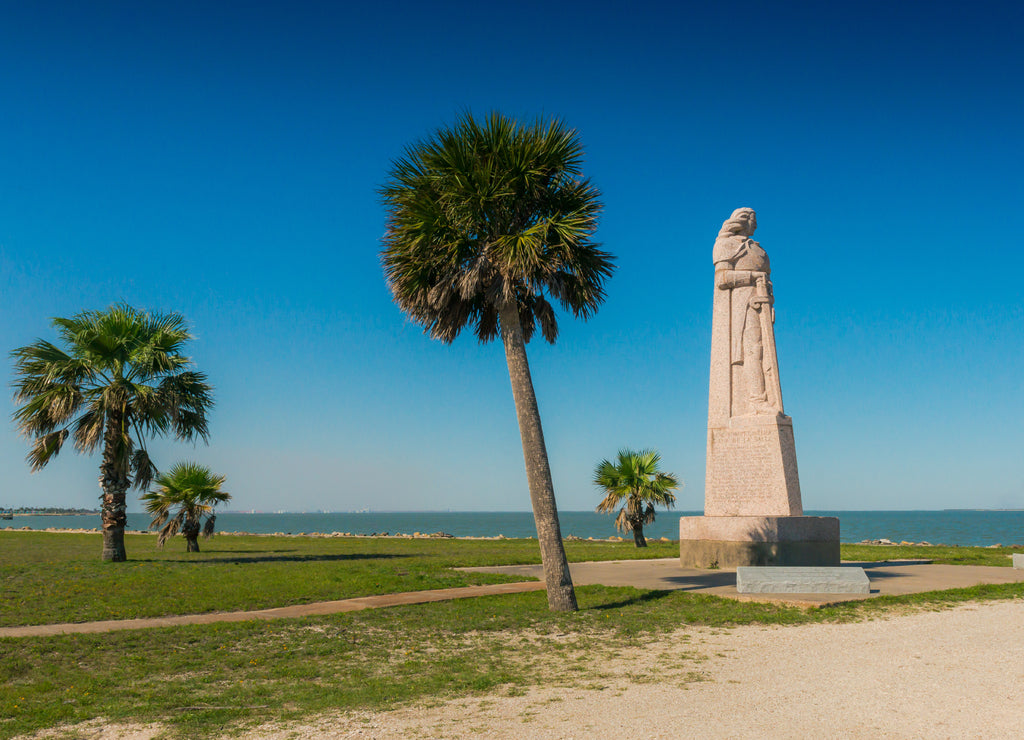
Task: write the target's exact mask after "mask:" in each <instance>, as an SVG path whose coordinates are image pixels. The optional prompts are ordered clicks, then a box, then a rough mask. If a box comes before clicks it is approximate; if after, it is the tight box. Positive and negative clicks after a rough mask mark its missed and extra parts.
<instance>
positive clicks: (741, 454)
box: [679, 208, 839, 568]
mask: <svg viewBox="0 0 1024 740" xmlns="http://www.w3.org/2000/svg"><path fill="white" fill-rule="evenodd" d="M756 228H757V216H756V214H755V213H754V211H753V209H750V208H738V209H736V210H735V211H733V214H732V216H730V217H729V218H728V219H727V220H726V221H725V223H723V224H722V228H721V230H720V231H719V232H718V238H717V239H716V240H715V245H714V248H713V250H712V260H713V262H714V265H715V287H714V300H713V307H712V325H711V382H710V391H709V394H708V446H707V473H706V479H705V494H704V516H701V517H683V518H682V519H681V520H680V522H679V546H680V548H679V549H680V561H681V562H682V564H683V566H684V567H697V568H707V567H723V568H725V567H736V566H744V565H792V566H811V565H838V564H839V520H838V519H836V518H835V517H807V516H803V504H802V502H801V499H800V478H799V475H798V474H797V466H796V445H795V443H794V439H793V420H792V418H790V417H789V416H787V415H786V414H785V411H784V409H783V405H782V385H781V383H780V381H779V361H778V356H777V354H776V351H775V295H774V291H773V289H772V282H771V266H770V264H769V261H768V254H767V253H766V252H765V250H764V249H763V248H762V247H761V245H760V244H759V243H758V242H756V241H754V239H753V238H752V237H753V235H754V230H755V229H756Z"/></svg>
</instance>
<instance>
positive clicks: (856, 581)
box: [736, 565, 871, 594]
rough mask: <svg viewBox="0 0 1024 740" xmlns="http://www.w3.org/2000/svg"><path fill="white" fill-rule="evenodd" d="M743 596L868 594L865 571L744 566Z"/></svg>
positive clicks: (740, 575)
mask: <svg viewBox="0 0 1024 740" xmlns="http://www.w3.org/2000/svg"><path fill="white" fill-rule="evenodd" d="M736 590H737V591H738V592H739V593H741V594H868V593H871V584H870V583H869V581H868V576H867V574H866V573H865V572H864V569H863V568H856V567H849V568H815V567H779V566H756V565H744V566H740V567H739V568H737V569H736Z"/></svg>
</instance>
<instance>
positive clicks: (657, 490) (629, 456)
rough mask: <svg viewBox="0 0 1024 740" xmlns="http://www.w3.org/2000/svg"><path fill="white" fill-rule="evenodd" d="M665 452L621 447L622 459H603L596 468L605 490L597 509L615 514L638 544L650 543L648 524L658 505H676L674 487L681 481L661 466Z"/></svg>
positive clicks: (596, 477)
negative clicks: (645, 533) (646, 531)
mask: <svg viewBox="0 0 1024 740" xmlns="http://www.w3.org/2000/svg"><path fill="white" fill-rule="evenodd" d="M660 463H661V455H659V454H658V453H657V452H655V451H654V450H640V451H639V452H635V451H633V450H620V451H619V457H618V460H616V461H615V462H612V461H611V460H602V461H601V462H599V463H598V464H597V467H596V468H595V470H594V485H595V486H597V487H598V488H600V489H602V490H603V491H604V494H605V496H604V498H603V499H602V500H601V503H599V504H598V505H597V510H598V511H599V512H601V513H604V514H611V513H613V512H614V511H615V509H616V507H619V506H620V505H621V507H622V508H621V509H619V513H618V515H617V516H616V517H615V527H616V529H618V530H619V531H620V532H632V533H633V542H634V544H635V545H636V546H637V547H647V539H646V538H645V537H644V525H645V524H653V523H654V516H655V513H654V507H655V506H665V507H668V508H672V507H673V506H675V503H676V497H675V494H673V493H672V491H673V490H675V489H676V488H679V486H680V483H679V479H677V478H676V477H675V476H674V475H672V474H671V473H662V472H661V471H660V470H658V465H659V464H660Z"/></svg>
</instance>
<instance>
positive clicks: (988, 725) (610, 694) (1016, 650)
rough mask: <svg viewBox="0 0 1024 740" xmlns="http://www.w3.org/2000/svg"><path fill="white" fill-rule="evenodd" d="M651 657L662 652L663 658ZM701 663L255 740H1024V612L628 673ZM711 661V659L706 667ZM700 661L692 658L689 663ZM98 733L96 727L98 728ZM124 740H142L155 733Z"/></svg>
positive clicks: (715, 653)
mask: <svg viewBox="0 0 1024 740" xmlns="http://www.w3.org/2000/svg"><path fill="white" fill-rule="evenodd" d="M652 648H654V650H653V652H652ZM673 653H678V654H679V655H683V654H689V655H690V656H691V657H693V658H696V661H693V662H692V669H693V671H695V672H696V673H695V674H691V675H690V679H692V680H689V681H687V680H680V675H681V674H680V673H679V671H678V670H676V671H675V672H674V673H673V674H672V675H674V678H671V679H667V680H666V681H665V682H658V681H654V682H650V681H648V682H644V683H634V682H631V681H630V680H629V678H628V677H624V676H623V677H621V678H619V679H615V680H613V681H611V682H608V681H605V682H604V684H605V685H606V687H605V688H603V689H600V690H598V689H584V688H560V687H550V688H540V689H535V690H533V691H530V692H528V693H527V694H526V695H524V696H508V695H504V692H502V694H503V695H496V696H487V697H473V698H463V699H458V700H454V701H450V702H447V703H444V704H439V705H435V706H430V707H422V706H420V707H410V708H404V709H400V710H396V711H391V712H374V713H368V712H360V713H338V714H334V715H329V716H326V715H325V716H319V717H311V718H308V719H307V721H306V722H304V723H301V724H288V725H277V726H264V727H261V728H256V729H255V730H248V731H246V732H245V736H246V737H248V738H258V739H260V740H284V739H285V738H393V737H417V738H467V737H472V738H482V737H486V738H517V740H525V739H527V738H592V737H621V736H631V737H637V738H673V739H675V738H680V737H700V738H761V737H772V738H810V737H814V738H1019V737H1024V601H1022V600H1016V601H1010V602H996V603H990V604H970V605H967V606H963V607H959V608H956V609H953V610H946V611H941V612H923V613H915V614H910V615H906V616H898V617H890V618H886V619H879V620H875V621H870V622H862V623H855V624H823V625H807V626H800V627H739V628H734V629H728V630H712V629H705V628H688V629H683V630H680V631H678V632H677V633H675V634H673V635H669V636H666V637H664V638H662V639H660V640H659V641H658V643H657V645H656V646H651V645H648V646H646V647H644V648H629V649H627V650H624V651H621V652H620V654H619V655H618V656H617V659H616V662H617V663H619V664H620V665H623V664H624V665H629V664H630V663H635V664H637V665H648V664H649V662H650V660H651V655H652V654H659V655H672V654H673ZM702 656H703V657H706V660H701V657H702ZM687 661H689V659H687ZM92 729H94V731H95V729H98V728H96V725H93V728H92ZM122 730H127V732H124V733H123V734H121V735H116V734H114V733H115V732H116V731H117V730H116V728H109V732H110V734H105V733H102V734H92V733H91V732H90V733H88V734H86V736H87V737H96V738H99V737H111V738H113V737H121V738H126V739H127V738H129V737H131V738H144V737H148V736H149V734H150V733H149V732H146V731H145V728H130V729H129V728H122Z"/></svg>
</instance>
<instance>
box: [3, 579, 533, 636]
mask: <svg viewBox="0 0 1024 740" xmlns="http://www.w3.org/2000/svg"><path fill="white" fill-rule="evenodd" d="M544 588H545V585H544V582H543V581H527V582H521V583H490V584H486V585H483V586H464V587H462V588H438V589H434V590H432V591H407V592H405V593H399V594H378V595H376V596H359V597H356V598H352V599H339V600H338V601H318V602H315V603H313V604H297V605H295V606H280V607H276V608H274V609H254V610H252V611H244V612H212V613H209V614H182V615H178V616H173V617H147V618H143V619H117V620H108V621H105V622H71V623H66V624H40V625H29V626H25V627H0V638H2V637H45V636H47V635H70V634H92V633H97V632H116V631H118V630H137V629H147V628H150V627H177V626H179V625H183V624H213V623H214V622H247V621H249V620H252V619H288V618H294V617H313V616H322V615H324V614H340V613H341V612H357V611H360V610H362V609H379V608H380V607H384V606H400V605H402V604H426V603H428V602H431V601H449V600H450V599H467V598H471V597H473V596H492V595H495V594H519V593H523V592H525V591H542V590H544Z"/></svg>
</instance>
